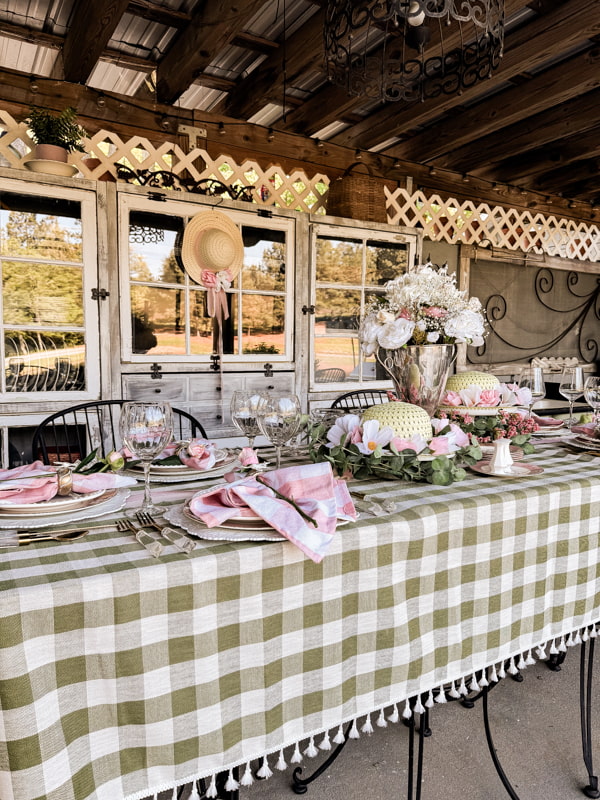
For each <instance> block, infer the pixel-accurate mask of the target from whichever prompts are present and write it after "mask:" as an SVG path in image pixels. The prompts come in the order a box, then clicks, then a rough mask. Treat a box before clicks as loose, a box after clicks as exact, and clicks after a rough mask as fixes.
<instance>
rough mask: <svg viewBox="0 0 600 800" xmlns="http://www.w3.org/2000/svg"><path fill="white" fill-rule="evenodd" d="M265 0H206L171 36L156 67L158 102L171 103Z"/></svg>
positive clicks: (242, 27) (238, 31) (245, 23)
mask: <svg viewBox="0 0 600 800" xmlns="http://www.w3.org/2000/svg"><path fill="white" fill-rule="evenodd" d="M267 1H268V0H210V1H208V0H207V2H204V3H202V4H201V7H200V9H199V10H198V12H197V13H195V14H194V15H193V17H192V20H191V22H190V23H189V24H188V26H187V27H186V28H185V30H182V31H181V32H180V34H179V36H177V37H175V39H174V40H173V42H171V46H170V48H169V50H168V51H167V53H166V55H165V56H164V58H163V59H162V60H161V61H160V62H159V64H158V68H157V71H156V94H157V98H158V100H159V102H161V103H167V104H171V103H175V102H176V101H177V100H178V99H179V98H180V97H181V95H182V94H183V93H184V92H185V90H186V89H188V88H189V87H190V86H191V85H192V83H193V82H194V79H195V78H196V77H197V75H198V74H199V73H201V72H202V71H203V70H204V69H206V67H207V66H208V65H209V64H210V63H211V61H213V60H214V59H215V58H216V57H217V55H218V54H219V53H220V52H222V50H223V48H224V47H225V46H226V45H227V44H228V43H230V42H231V41H232V40H233V39H234V38H235V36H236V35H237V34H238V33H241V32H242V31H243V30H244V28H245V26H246V25H247V24H248V22H249V21H250V19H251V18H252V17H253V16H254V14H255V13H256V12H257V11H258V10H259V9H260V7H261V6H263V5H265V4H266V2H267Z"/></svg>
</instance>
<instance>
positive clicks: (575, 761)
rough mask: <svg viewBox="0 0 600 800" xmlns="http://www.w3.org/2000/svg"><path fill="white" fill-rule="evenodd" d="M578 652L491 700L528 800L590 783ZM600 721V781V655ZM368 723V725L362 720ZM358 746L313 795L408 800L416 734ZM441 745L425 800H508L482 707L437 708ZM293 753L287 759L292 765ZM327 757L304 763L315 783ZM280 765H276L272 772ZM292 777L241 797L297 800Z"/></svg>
mask: <svg viewBox="0 0 600 800" xmlns="http://www.w3.org/2000/svg"><path fill="white" fill-rule="evenodd" d="M579 660H580V648H579V647H574V648H572V649H570V650H569V652H568V654H567V659H566V661H565V663H564V664H563V666H562V670H561V671H560V672H558V673H555V672H551V671H550V670H549V669H548V668H547V667H546V666H545V664H544V663H538V664H536V665H535V666H532V667H529V668H528V669H526V670H525V671H524V672H523V677H524V680H523V682H521V683H517V682H515V681H514V680H512V679H510V678H508V679H505V680H503V681H501V683H500V685H499V686H497V687H496V688H495V689H494V691H493V692H492V693H491V694H490V701H489V703H490V706H489V707H490V720H491V727H492V734H493V737H494V742H495V745H496V749H497V752H498V756H499V758H500V761H501V763H502V766H503V768H504V770H505V772H506V773H507V775H508V777H509V779H510V780H511V782H512V784H513V787H514V789H515V791H516V792H517V794H518V796H519V798H520V800H533V798H536V800H537V798H544V800H581V798H583V797H584V796H585V795H584V794H583V793H582V791H581V788H582V787H583V786H585V784H586V783H587V780H586V778H587V773H586V770H585V767H584V764H583V758H582V754H581V733H580V720H579ZM594 679H595V684H594V690H593V696H594V698H595V701H596V703H595V705H596V707H595V711H596V715H595V718H594V720H593V741H594V744H595V756H596V765H595V766H596V773H598V772H599V771H600V653H598V654H597V656H596V660H595V670H594ZM361 722H362V720H361ZM374 723H375V720H373V726H374V733H373V734H372V735H371V736H367V735H365V734H361V737H360V739H358V740H350V741H349V742H348V744H347V745H346V747H345V749H344V750H343V752H342V753H341V755H340V756H339V758H338V759H337V761H336V762H335V763H334V764H333V765H332V766H331V767H330V769H329V770H328V771H327V772H325V773H324V774H323V775H321V777H320V778H319V779H318V780H317V781H315V782H314V783H313V784H311V785H310V786H309V787H308V792H307V794H306V797H307V798H310V797H312V798H315V800H321V799H322V798H327V800H365V798H366V799H368V800H388V798H397V799H398V800H404V799H405V798H406V797H407V794H406V766H407V747H408V730H407V728H406V727H405V726H404V725H402V724H396V725H392V724H390V725H388V727H387V728H378V727H376V726H375V724H374ZM430 725H431V729H432V731H433V735H432V736H431V737H430V738H429V739H427V740H426V742H425V767H424V782H423V788H422V800H459V799H460V800H503V799H504V798H507V797H509V795H508V794H507V793H506V791H505V790H504V788H503V787H502V784H501V783H500V780H499V778H498V776H497V774H496V772H495V770H494V767H493V764H492V761H491V758H490V755H489V752H488V749H487V744H486V741H485V732H484V726H483V717H482V713H481V704H480V703H478V704H477V705H476V706H475V708H473V709H471V710H468V709H465V708H464V707H462V706H461V705H460V704H459V703H456V702H455V703H448V704H446V705H442V706H436V707H435V708H434V709H433V711H432V714H431V717H430ZM290 755H291V750H290V751H287V750H286V758H287V761H288V764H289V757H290ZM322 760H323V759H322V757H321V756H319V757H317V758H305V759H304V761H303V764H302V766H303V767H304V775H305V776H306V775H310V774H312V772H313V771H314V769H315V768H316V767H317V766H318V765H319V764H320V763H321V761H322ZM275 761H276V757H271V759H270V763H271V767H273V765H274V762H275ZM291 775H292V770H291V769H290V768H289V767H288V769H287V770H286V771H285V772H278V771H277V770H274V774H273V777H272V778H270V779H269V780H267V781H256V782H255V783H254V784H253V785H252V786H251V787H248V788H244V787H242V789H241V790H240V800H281V799H282V798H286V797H288V798H290V799H291V798H293V797H295V796H296V795H294V794H293V792H292V791H291V788H290V783H291Z"/></svg>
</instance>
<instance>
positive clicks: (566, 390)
mask: <svg viewBox="0 0 600 800" xmlns="http://www.w3.org/2000/svg"><path fill="white" fill-rule="evenodd" d="M558 391H559V393H560V394H562V396H563V397H564V398H565V399H566V400H568V401H569V419H568V420H567V422H566V423H565V424H566V426H567V428H568V429H569V430H571V427H572V426H573V403H574V402H575V400H576V399H577V398H578V397H581V395H582V394H583V367H565V368H564V369H563V371H562V375H561V377H560V386H559V387H558Z"/></svg>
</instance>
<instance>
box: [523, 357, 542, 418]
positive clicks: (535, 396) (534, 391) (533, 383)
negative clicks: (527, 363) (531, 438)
mask: <svg viewBox="0 0 600 800" xmlns="http://www.w3.org/2000/svg"><path fill="white" fill-rule="evenodd" d="M519 386H521V387H523V388H525V389H529V391H530V392H531V401H530V402H529V403H528V412H527V419H530V418H531V410H532V409H533V407H534V405H535V404H536V403H537V401H538V400H543V399H544V397H545V396H546V384H545V383H544V373H543V371H542V368H541V367H525V369H523V370H522V371H521V374H520V376H519Z"/></svg>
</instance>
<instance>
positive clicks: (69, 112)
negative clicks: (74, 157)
mask: <svg viewBox="0 0 600 800" xmlns="http://www.w3.org/2000/svg"><path fill="white" fill-rule="evenodd" d="M76 114H77V111H76V109H74V108H73V107H72V106H68V107H67V108H65V109H63V110H62V111H61V112H60V114H53V113H52V112H50V111H48V110H47V109H45V108H32V109H31V110H30V112H29V116H28V117H27V119H26V122H27V124H28V126H29V132H30V134H31V138H32V139H33V141H34V142H35V144H36V149H35V158H36V159H38V160H39V159H42V160H49V161H61V162H63V163H66V162H67V158H68V156H69V153H71V152H72V151H73V150H77V151H78V152H80V153H85V148H84V146H83V142H82V139H84V138H85V137H86V136H87V132H86V131H85V129H84V128H82V127H81V125H79V124H78V122H77V118H76Z"/></svg>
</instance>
